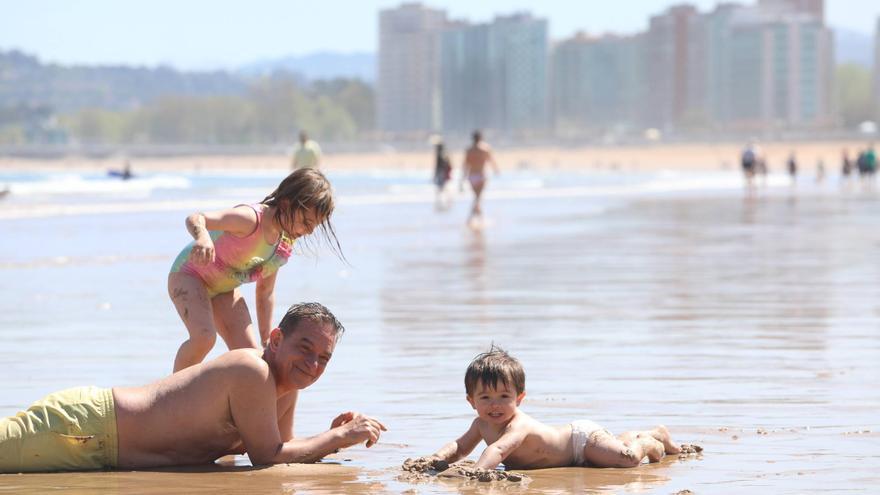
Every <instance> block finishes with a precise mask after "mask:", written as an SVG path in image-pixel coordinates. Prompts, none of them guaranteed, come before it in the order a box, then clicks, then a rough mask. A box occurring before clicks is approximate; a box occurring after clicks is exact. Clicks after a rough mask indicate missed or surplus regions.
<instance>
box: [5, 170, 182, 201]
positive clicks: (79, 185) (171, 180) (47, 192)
mask: <svg viewBox="0 0 880 495" xmlns="http://www.w3.org/2000/svg"><path fill="white" fill-rule="evenodd" d="M6 186H7V187H8V189H9V192H10V193H11V194H12V195H14V196H62V195H95V194H97V195H108V194H112V195H118V194H132V193H135V194H140V195H148V194H149V193H151V192H152V191H154V190H156V189H188V188H189V187H190V181H189V179H187V178H186V177H182V176H179V175H156V176H151V177H143V178H134V179H129V180H121V179H118V178H117V179H113V178H90V177H88V176H82V175H75V174H64V175H48V176H45V177H41V178H40V179H39V180H29V181H20V182H8V183H7V184H6Z"/></svg>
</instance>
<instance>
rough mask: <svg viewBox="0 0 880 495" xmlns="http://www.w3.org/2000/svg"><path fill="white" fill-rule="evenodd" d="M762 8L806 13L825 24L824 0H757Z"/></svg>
mask: <svg viewBox="0 0 880 495" xmlns="http://www.w3.org/2000/svg"><path fill="white" fill-rule="evenodd" d="M758 6H759V7H761V8H762V9H763V10H765V11H767V10H782V11H787V12H792V13H799V14H808V15H810V16H812V17H814V18H816V19H818V20H819V22H820V23H822V24H825V0H758Z"/></svg>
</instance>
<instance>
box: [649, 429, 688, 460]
mask: <svg viewBox="0 0 880 495" xmlns="http://www.w3.org/2000/svg"><path fill="white" fill-rule="evenodd" d="M651 436H652V437H654V438H655V439H656V440H657V441H658V442H660V443H662V444H663V449H664V451H665V452H666V453H667V454H678V453H680V452H681V448H680V447H679V446H678V445H676V444H675V442H673V441H672V436H671V435H670V434H669V430H667V429H666V427H665V426H663V425H660V426H658V427H656V428H654V429H653V430H651Z"/></svg>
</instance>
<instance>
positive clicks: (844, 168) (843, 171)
mask: <svg viewBox="0 0 880 495" xmlns="http://www.w3.org/2000/svg"><path fill="white" fill-rule="evenodd" d="M852 170H853V163H852V160H851V159H850V158H849V152H847V151H846V150H845V149H844V150H843V151H842V152H841V157H840V178H841V179H842V180H843V181H844V182H849V178H850V175H852Z"/></svg>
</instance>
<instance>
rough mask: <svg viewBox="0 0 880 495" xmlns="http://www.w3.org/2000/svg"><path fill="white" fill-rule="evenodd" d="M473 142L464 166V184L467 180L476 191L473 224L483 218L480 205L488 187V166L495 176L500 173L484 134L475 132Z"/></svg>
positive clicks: (469, 219)
mask: <svg viewBox="0 0 880 495" xmlns="http://www.w3.org/2000/svg"><path fill="white" fill-rule="evenodd" d="M471 137H472V139H473V142H472V143H471V146H470V148H468V149H467V151H465V155H464V166H463V170H462V177H461V180H462V182H463V181H464V180H465V179H467V181H468V182H469V183H470V184H471V188H472V189H473V190H474V203H473V206H472V207H471V214H470V217H469V218H468V222H472V221H474V220H477V219H479V218H481V217H482V214H483V210H482V207H481V205H480V200H481V199H482V195H483V189H484V188H485V187H486V179H487V177H486V164H490V165H491V166H492V168H493V169H494V170H495V175H498V174H499V173H500V172H499V170H498V164H497V163H496V162H495V157H494V156H493V155H492V148H491V147H490V146H489V145H488V144H487V143H486V142H484V141H483V134H482V133H481V132H480V131H478V130H477V131H474V133H473V135H472V136H471Z"/></svg>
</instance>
